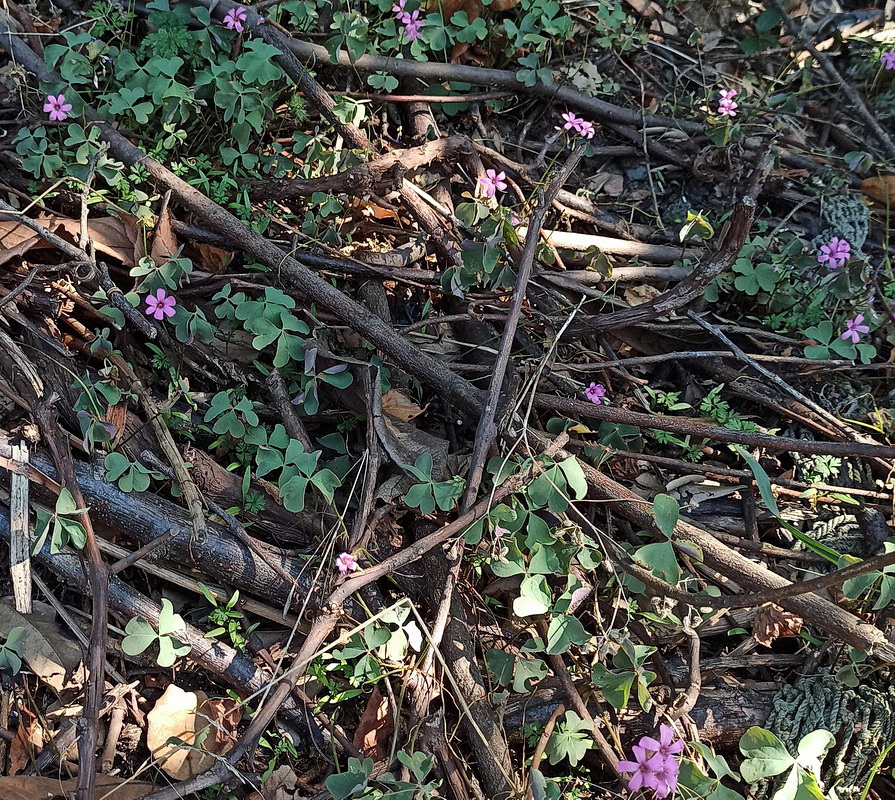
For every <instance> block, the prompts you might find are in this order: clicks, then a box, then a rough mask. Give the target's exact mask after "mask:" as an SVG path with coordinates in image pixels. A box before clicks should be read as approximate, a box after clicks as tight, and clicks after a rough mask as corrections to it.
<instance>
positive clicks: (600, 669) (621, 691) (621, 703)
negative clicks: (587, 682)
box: [591, 664, 636, 710]
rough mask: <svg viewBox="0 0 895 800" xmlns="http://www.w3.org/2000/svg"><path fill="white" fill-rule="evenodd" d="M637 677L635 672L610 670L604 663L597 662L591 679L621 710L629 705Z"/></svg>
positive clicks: (610, 701)
mask: <svg viewBox="0 0 895 800" xmlns="http://www.w3.org/2000/svg"><path fill="white" fill-rule="evenodd" d="M635 677H636V676H635V675H634V673H633V672H621V673H617V672H610V671H609V670H608V669H606V667H604V666H603V665H602V664H597V665H596V666H595V667H594V670H593V672H592V673H591V681H593V683H594V684H595V685H596V686H599V687H600V689H602V691H603V696H604V697H605V698H606V700H607V702H609V704H610V705H612V706H613V707H614V708H617V709H619V710H621V709H623V708H627V706H628V700H629V699H630V697H631V687H632V686H633V685H634V679H635Z"/></svg>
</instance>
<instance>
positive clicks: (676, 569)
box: [633, 542, 681, 586]
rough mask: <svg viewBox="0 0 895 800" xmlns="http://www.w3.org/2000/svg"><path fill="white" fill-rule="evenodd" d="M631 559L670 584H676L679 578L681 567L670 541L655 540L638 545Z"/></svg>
mask: <svg viewBox="0 0 895 800" xmlns="http://www.w3.org/2000/svg"><path fill="white" fill-rule="evenodd" d="M633 559H634V561H636V562H637V563H638V564H640V566H642V567H644V568H645V569H648V570H649V571H650V572H652V573H653V575H655V576H656V577H657V578H661V579H662V580H663V581H665V582H666V583H670V584H671V585H672V586H677V584H678V582H679V581H680V579H681V568H680V566H678V563H677V558H676V557H675V555H674V545H673V544H672V543H671V542H655V543H654V544H646V545H644V546H643V547H639V548H637V550H635V551H634V554H633Z"/></svg>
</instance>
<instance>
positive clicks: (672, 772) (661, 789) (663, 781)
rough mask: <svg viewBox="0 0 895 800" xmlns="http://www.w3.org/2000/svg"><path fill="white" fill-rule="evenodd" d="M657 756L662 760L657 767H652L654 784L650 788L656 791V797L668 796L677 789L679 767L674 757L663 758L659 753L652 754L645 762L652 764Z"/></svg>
mask: <svg viewBox="0 0 895 800" xmlns="http://www.w3.org/2000/svg"><path fill="white" fill-rule="evenodd" d="M657 758H661V759H663V760H662V763H661V764H660V765H659V766H658V768H656V767H654V768H653V774H654V775H655V782H656V785H655V786H653V787H652V789H653V791H654V792H655V793H656V797H668V795H670V794H673V793H674V791H675V790H676V789H677V777H678V773H679V772H680V769H681V767H680V764H678V763H677V761H676V760H675V759H674V758H671V757H667V758H665V757H663V756H662V754H661V753H657V754H656V755H654V756H653V757H652V758H651V759H650V760H649V761H648V762H647V763H648V764H652V763H653V761H654V760H655V759H657Z"/></svg>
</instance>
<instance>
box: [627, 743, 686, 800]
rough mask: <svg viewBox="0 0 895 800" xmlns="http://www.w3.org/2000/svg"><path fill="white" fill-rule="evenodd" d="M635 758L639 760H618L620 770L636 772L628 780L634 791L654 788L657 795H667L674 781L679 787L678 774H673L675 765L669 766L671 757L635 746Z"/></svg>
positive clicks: (630, 787) (675, 786) (675, 785)
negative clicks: (650, 752)
mask: <svg viewBox="0 0 895 800" xmlns="http://www.w3.org/2000/svg"><path fill="white" fill-rule="evenodd" d="M634 758H635V759H637V760H636V761H619V762H618V771H619V772H633V773H634V774H633V775H632V776H631V778H630V780H629V781H628V788H629V789H630V790H631V791H632V792H637V791H639V790H640V789H652V790H653V792H655V794H656V797H667V796H668V793H669V792H670V791H672V787H671V783H672V782H673V785H674V788H677V775H676V774H674V775H673V776H672V773H671V770H673V769H674V767H671V768H670V767H669V765H668V763H667V762H668V761H669V759H667V758H665V757H664V756H662V755H659V754H658V753H656V755H654V756H650V755H649V754H648V752H647V751H646V750H644V749H643V748H642V747H635V748H634ZM670 760H671V761H672V762H674V764H675V766H676V765H677V762H676V761H674V759H673V758H672V759H670ZM669 779H670V780H669Z"/></svg>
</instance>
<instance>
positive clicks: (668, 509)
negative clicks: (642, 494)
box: [653, 494, 681, 539]
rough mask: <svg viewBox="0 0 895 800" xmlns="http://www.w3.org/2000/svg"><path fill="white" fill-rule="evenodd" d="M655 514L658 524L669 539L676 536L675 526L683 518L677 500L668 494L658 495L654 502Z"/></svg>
mask: <svg viewBox="0 0 895 800" xmlns="http://www.w3.org/2000/svg"><path fill="white" fill-rule="evenodd" d="M653 514H654V515H655V517H656V524H657V525H658V526H659V530H660V531H662V533H664V534H665V535H666V536H667V537H668V538H669V539H670V538H671V537H672V536H673V535H674V526H675V525H677V521H678V519H680V516H681V509H680V506H679V505H678V504H677V500H675V499H674V498H673V497H671V496H670V495H667V494H658V495H656V497H655V499H654V500H653Z"/></svg>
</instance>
